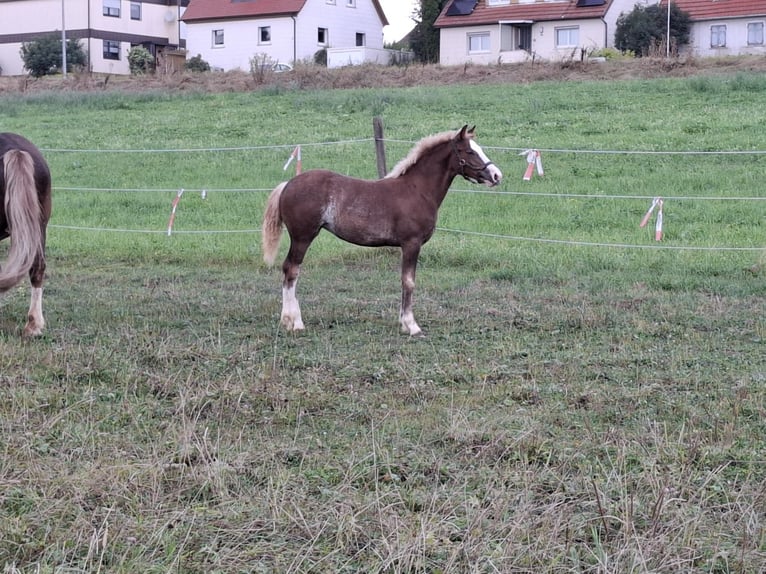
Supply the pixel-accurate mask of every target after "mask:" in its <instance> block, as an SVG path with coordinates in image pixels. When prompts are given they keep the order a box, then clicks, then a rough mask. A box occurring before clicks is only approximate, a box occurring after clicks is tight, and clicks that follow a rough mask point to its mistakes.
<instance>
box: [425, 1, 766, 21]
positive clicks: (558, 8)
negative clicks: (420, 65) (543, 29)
mask: <svg viewBox="0 0 766 574" xmlns="http://www.w3.org/2000/svg"><path fill="white" fill-rule="evenodd" d="M452 1H454V0H452ZM452 1H451V2H447V5H446V6H445V7H444V9H443V10H442V12H441V14H439V17H438V18H437V19H436V22H434V26H435V27H437V28H451V27H454V26H473V25H475V24H479V25H484V24H497V23H498V22H500V21H501V20H511V21H512V20H530V21H534V22H541V21H542V22H550V21H552V20H573V19H575V18H578V19H579V18H603V17H604V15H605V14H606V12H607V10H608V9H609V6H610V5H611V4H612V0H606V2H604V4H602V5H601V6H577V0H567V1H565V2H535V3H529V4H527V3H525V4H515V3H514V4H509V5H507V6H488V5H487V1H486V0H479V1H478V2H477V4H476V7H475V8H474V9H473V12H471V13H470V14H467V15H464V16H447V15H446V14H447V10H448V9H449V7H450V5H451V4H452ZM761 1H762V2H763V1H766V0H761Z"/></svg>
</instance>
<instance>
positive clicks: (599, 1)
mask: <svg viewBox="0 0 766 574" xmlns="http://www.w3.org/2000/svg"><path fill="white" fill-rule="evenodd" d="M604 4H606V0H577V6H579V7H580V8H584V7H586V6H603V5H604Z"/></svg>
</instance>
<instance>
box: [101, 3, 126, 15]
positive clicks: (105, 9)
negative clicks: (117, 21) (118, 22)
mask: <svg viewBox="0 0 766 574" xmlns="http://www.w3.org/2000/svg"><path fill="white" fill-rule="evenodd" d="M101 6H102V13H103V15H104V16H107V17H109V18H119V17H120V12H121V10H120V9H121V8H122V6H120V0H101Z"/></svg>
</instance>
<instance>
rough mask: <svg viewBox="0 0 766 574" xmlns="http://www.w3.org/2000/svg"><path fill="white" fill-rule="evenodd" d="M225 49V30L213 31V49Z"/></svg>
mask: <svg viewBox="0 0 766 574" xmlns="http://www.w3.org/2000/svg"><path fill="white" fill-rule="evenodd" d="M222 47H223V30H213V48H222Z"/></svg>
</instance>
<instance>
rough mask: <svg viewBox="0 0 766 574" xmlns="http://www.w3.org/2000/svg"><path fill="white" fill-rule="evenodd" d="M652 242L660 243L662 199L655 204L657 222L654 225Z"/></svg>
mask: <svg viewBox="0 0 766 574" xmlns="http://www.w3.org/2000/svg"><path fill="white" fill-rule="evenodd" d="M654 240H655V241H662V199H660V201H659V202H658V204H657V222H656V223H655V225H654Z"/></svg>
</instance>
